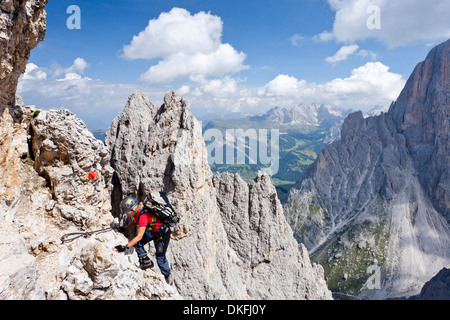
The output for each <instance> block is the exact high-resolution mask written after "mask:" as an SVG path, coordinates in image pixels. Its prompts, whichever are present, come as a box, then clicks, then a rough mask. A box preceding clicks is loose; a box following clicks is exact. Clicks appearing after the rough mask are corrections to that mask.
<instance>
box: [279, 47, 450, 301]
mask: <svg viewBox="0 0 450 320" xmlns="http://www.w3.org/2000/svg"><path fill="white" fill-rule="evenodd" d="M449 61H450V40H449V41H447V42H445V43H443V44H441V45H439V46H437V47H436V48H434V49H433V50H432V51H431V52H430V54H429V55H428V56H427V58H426V60H425V61H424V62H422V63H420V64H419V65H418V66H417V67H416V69H415V70H414V72H413V74H412V75H411V77H410V78H409V80H408V82H407V84H406V86H405V88H404V90H403V91H402V93H401V95H400V97H399V98H398V100H397V101H396V102H395V103H394V104H393V105H392V106H391V108H390V110H389V112H388V113H382V114H381V115H379V116H376V117H369V118H366V119H365V118H364V117H363V115H362V114H361V113H360V112H357V113H353V114H351V115H349V116H348V117H347V118H346V120H345V122H344V124H343V128H342V131H341V140H339V141H336V142H334V143H332V144H331V145H330V146H329V147H327V148H326V149H325V150H324V151H323V152H322V153H321V154H320V155H319V157H318V159H317V160H316V162H315V163H314V164H313V165H312V166H311V167H310V168H309V169H308V171H307V172H306V173H305V175H304V177H303V179H302V180H301V181H300V182H299V183H298V184H297V185H296V187H295V188H294V189H293V190H292V191H291V193H290V196H289V200H288V205H287V208H286V209H287V210H286V214H287V218H288V220H289V221H290V224H291V226H292V227H293V229H294V232H295V235H296V238H297V239H298V240H299V241H300V242H303V243H305V245H306V246H307V248H308V249H310V250H311V251H312V252H314V254H313V260H315V261H320V262H321V263H322V264H323V266H324V268H325V273H326V276H327V277H328V285H329V286H330V288H331V289H332V290H333V291H337V292H342V291H344V292H347V293H352V294H355V295H356V294H360V295H361V296H364V297H371V298H387V297H393V296H400V295H408V294H414V293H417V292H418V290H420V288H421V287H422V286H423V284H424V283H425V281H428V280H429V279H430V278H431V277H432V276H433V275H435V274H436V273H437V272H438V271H439V270H440V269H442V268H443V267H444V266H448V265H449V264H450V228H449V219H448V218H449V216H448V212H449V202H448V194H449V191H450V180H449V175H448V170H449V167H450V166H449V161H450V154H449V150H450V149H449V132H450V131H449V116H450V107H449V101H450V100H449V99H450V85H449V79H450V74H449V72H450V71H449V70H450V69H449ZM374 270H376V274H372V273H373V271H374Z"/></svg>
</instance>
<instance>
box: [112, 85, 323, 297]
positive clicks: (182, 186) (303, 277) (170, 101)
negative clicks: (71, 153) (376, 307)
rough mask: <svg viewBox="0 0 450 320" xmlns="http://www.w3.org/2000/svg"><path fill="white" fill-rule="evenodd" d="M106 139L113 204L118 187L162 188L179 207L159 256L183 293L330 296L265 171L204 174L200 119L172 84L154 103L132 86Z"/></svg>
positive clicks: (124, 191)
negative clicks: (248, 177)
mask: <svg viewBox="0 0 450 320" xmlns="http://www.w3.org/2000/svg"><path fill="white" fill-rule="evenodd" d="M105 141H106V145H107V146H108V147H109V149H110V152H111V165H112V166H113V168H114V169H115V177H114V178H113V185H114V190H115V192H114V193H113V206H115V205H116V204H117V203H118V201H120V199H121V198H122V197H123V196H125V195H134V196H136V197H137V198H138V199H140V200H143V197H144V196H145V195H147V194H148V193H149V192H150V191H152V190H161V191H163V192H165V193H166V194H167V195H168V198H169V200H170V201H171V204H172V205H173V207H174V208H175V210H176V211H177V212H178V213H179V215H180V216H181V222H180V223H179V225H177V226H176V227H175V229H174V230H173V234H172V241H171V244H170V246H169V250H168V258H169V261H170V263H171V268H172V270H173V274H174V278H175V286H176V288H177V289H178V291H179V292H180V294H181V295H182V296H183V297H185V298H192V299H277V298H278V299H287V298H290V299H306V298H309V299H327V298H331V294H330V292H329V291H328V290H327V288H326V286H325V283H324V281H323V270H322V269H321V268H320V267H319V266H315V267H313V266H311V264H310V262H309V258H308V254H307V252H306V249H304V248H300V250H299V247H298V245H297V243H295V241H294V239H293V237H292V233H291V230H289V228H288V225H287V224H286V221H285V219H284V217H283V215H282V208H281V205H280V203H279V201H278V199H277V197H276V192H275V189H274V187H273V186H272V185H271V183H270V181H269V180H270V179H269V178H268V177H267V176H266V177H263V176H260V177H259V178H258V181H257V182H255V184H254V186H253V187H250V189H249V187H248V186H247V185H246V183H245V182H244V181H243V180H242V179H240V178H237V179H238V180H237V183H235V181H234V179H231V180H230V177H229V176H227V175H224V176H217V175H216V176H215V177H214V178H213V175H212V173H211V171H210V168H209V166H208V162H207V155H206V147H205V145H204V141H203V138H202V132H201V127H200V124H199V123H198V122H197V120H196V119H195V118H194V117H193V116H192V114H191V113H190V111H189V105H188V103H187V102H186V101H185V100H183V99H182V98H180V97H179V96H178V95H177V94H176V93H174V92H170V93H168V94H167V95H166V96H165V98H164V104H163V105H162V106H161V107H160V108H156V107H155V106H154V105H153V104H152V103H151V102H150V101H149V100H148V98H147V97H145V95H143V94H142V93H139V92H136V93H134V94H133V95H131V96H130V98H129V101H128V103H127V105H126V107H125V110H124V112H123V113H122V115H120V116H119V117H117V118H116V119H115V120H114V121H113V124H112V125H111V127H110V128H109V130H108V132H107V134H106V140H105ZM218 188H219V189H220V190H221V191H218V190H219V189H218ZM233 188H236V191H234V192H233V193H231V195H233V194H234V195H235V197H236V198H235V199H233V200H232V202H230V201H228V200H229V199H228V197H229V196H230V193H229V190H230V189H233ZM222 189H223V190H227V191H222ZM222 196H223V199H222ZM250 198H251V199H252V200H251V203H249V199H250ZM220 201H222V202H220ZM237 204H239V205H237ZM241 205H242V207H241ZM235 208H238V210H234V209H235ZM231 213H233V214H234V215H235V216H234V217H230V214H231ZM271 228H272V229H271ZM267 237H268V238H267ZM303 249H304V250H303ZM277 268H280V269H281V270H278V269H277ZM274 270H277V271H276V272H274ZM269 275H270V277H269ZM268 277H269V278H270V280H269V279H268Z"/></svg>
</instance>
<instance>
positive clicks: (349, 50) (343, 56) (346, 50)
mask: <svg viewBox="0 0 450 320" xmlns="http://www.w3.org/2000/svg"><path fill="white" fill-rule="evenodd" d="M358 49H359V46H358V45H356V44H354V45H351V46H343V47H341V48H340V49H339V50H338V52H336V53H335V55H334V56H331V57H328V58H325V61H327V62H330V63H336V62H339V61H343V60H347V58H348V57H349V56H350V55H352V54H354V53H355V52H356V50H358Z"/></svg>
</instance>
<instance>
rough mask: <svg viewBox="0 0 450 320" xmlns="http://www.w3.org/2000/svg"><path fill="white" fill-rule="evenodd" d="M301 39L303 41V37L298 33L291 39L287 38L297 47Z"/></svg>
mask: <svg viewBox="0 0 450 320" xmlns="http://www.w3.org/2000/svg"><path fill="white" fill-rule="evenodd" d="M303 39H305V37H303V36H302V35H300V34H298V33H296V34H294V35H293V36H292V37H290V38H289V40H290V41H291V44H292V45H293V46H298V44H299V42H300V41H301V40H303Z"/></svg>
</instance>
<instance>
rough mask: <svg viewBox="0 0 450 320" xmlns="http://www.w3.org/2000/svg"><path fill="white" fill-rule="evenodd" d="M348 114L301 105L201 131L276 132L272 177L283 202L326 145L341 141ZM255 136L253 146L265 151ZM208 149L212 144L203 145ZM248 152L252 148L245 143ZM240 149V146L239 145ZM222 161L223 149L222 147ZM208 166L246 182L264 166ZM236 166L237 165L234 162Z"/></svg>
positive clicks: (219, 122)
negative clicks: (276, 154) (276, 162)
mask: <svg viewBox="0 0 450 320" xmlns="http://www.w3.org/2000/svg"><path fill="white" fill-rule="evenodd" d="M350 112H351V110H341V109H338V108H335V107H332V106H329V105H323V104H309V105H307V104H300V105H298V106H295V107H293V108H292V109H286V108H280V107H274V108H272V109H270V110H269V111H267V112H266V113H264V114H262V115H252V116H245V117H244V118H241V119H235V118H234V119H214V120H210V121H209V122H208V123H207V125H206V126H204V128H203V133H205V132H207V131H208V130H210V129H218V130H220V131H221V132H223V133H224V134H225V132H226V130H236V129H242V130H243V131H244V132H245V131H247V130H249V129H253V130H255V131H256V132H259V130H260V129H267V130H269V132H270V130H271V129H278V130H279V134H280V135H279V169H278V172H277V173H276V174H274V175H273V176H272V178H273V180H274V183H275V186H276V187H277V191H278V195H279V197H280V199H281V200H282V201H283V200H285V199H286V196H287V192H288V191H289V189H290V188H291V187H292V186H293V185H294V183H295V182H296V181H297V180H299V179H300V178H301V177H302V174H303V171H304V170H305V169H306V168H307V167H308V166H309V165H310V164H312V163H313V162H314V160H315V159H316V158H317V156H318V154H319V153H320V151H321V150H322V149H323V148H324V147H325V146H326V144H328V143H331V142H332V141H334V140H336V139H338V138H339V137H340V130H341V126H342V123H343V121H344V119H345V117H346V116H347V115H348V114H349V113H350ZM261 138H265V137H260V136H259V135H258V140H259V141H258V142H257V143H256V144H253V145H258V146H260V147H266V145H265V143H266V142H265V141H264V139H261ZM206 143H207V145H208V144H209V143H211V142H210V141H206ZM247 144H248V146H247V148H250V147H251V146H252V143H251V142H250V141H248V142H247ZM241 146H242V145H241ZM223 147H224V158H225V157H226V148H225V143H224V146H223ZM233 148H234V149H235V150H236V152H235V155H237V153H238V152H242V153H244V154H246V156H247V158H248V156H249V154H250V153H251V152H250V150H238V148H239V147H238V144H237V143H236V144H234V146H233ZM223 163H224V164H214V163H213V164H210V165H211V169H212V170H213V171H215V172H225V171H228V172H232V173H239V174H240V175H241V176H242V177H243V178H244V179H245V180H246V181H252V180H253V179H254V178H255V177H256V175H257V172H258V171H259V170H261V169H263V168H265V167H266V166H264V165H262V164H261V163H260V162H259V161H257V163H256V164H250V161H247V162H246V163H245V164H226V161H225V159H224V161H223ZM235 163H237V162H235Z"/></svg>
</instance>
